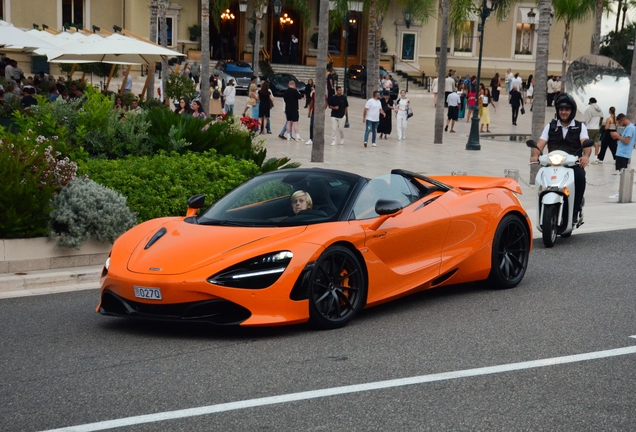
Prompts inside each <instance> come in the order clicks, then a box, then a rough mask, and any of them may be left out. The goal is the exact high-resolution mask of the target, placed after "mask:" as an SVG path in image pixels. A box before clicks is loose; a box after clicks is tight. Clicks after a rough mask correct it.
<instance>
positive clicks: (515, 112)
mask: <svg viewBox="0 0 636 432" xmlns="http://www.w3.org/2000/svg"><path fill="white" fill-rule="evenodd" d="M510 106H511V107H512V124H513V125H514V126H517V117H518V116H519V107H522V106H523V96H522V95H521V92H520V91H519V90H518V89H517V87H513V88H512V90H510Z"/></svg>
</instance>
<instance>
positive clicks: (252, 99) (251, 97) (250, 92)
mask: <svg viewBox="0 0 636 432" xmlns="http://www.w3.org/2000/svg"><path fill="white" fill-rule="evenodd" d="M257 80H258V78H257V77H256V76H254V75H252V79H251V80H250V81H251V82H250V86H249V88H248V89H247V101H246V102H245V109H243V117H245V114H247V111H248V110H251V109H252V108H253V107H255V106H256V101H257V97H256V88H257V87H256V81H257Z"/></svg>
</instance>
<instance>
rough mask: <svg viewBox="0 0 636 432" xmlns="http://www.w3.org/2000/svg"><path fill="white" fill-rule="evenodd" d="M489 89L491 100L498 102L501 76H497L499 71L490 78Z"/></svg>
mask: <svg viewBox="0 0 636 432" xmlns="http://www.w3.org/2000/svg"><path fill="white" fill-rule="evenodd" d="M490 91H491V94H492V100H494V101H495V102H499V93H501V78H499V72H497V73H496V74H495V76H494V77H493V78H492V79H491V80H490Z"/></svg>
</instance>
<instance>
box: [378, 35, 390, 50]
mask: <svg viewBox="0 0 636 432" xmlns="http://www.w3.org/2000/svg"><path fill="white" fill-rule="evenodd" d="M388 51H389V47H388V46H387V44H386V41H385V40H384V38H381V39H380V52H382V53H386V52H388Z"/></svg>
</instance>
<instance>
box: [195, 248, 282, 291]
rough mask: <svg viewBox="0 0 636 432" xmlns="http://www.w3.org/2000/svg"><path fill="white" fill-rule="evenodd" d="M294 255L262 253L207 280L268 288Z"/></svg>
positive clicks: (247, 286)
mask: <svg viewBox="0 0 636 432" xmlns="http://www.w3.org/2000/svg"><path fill="white" fill-rule="evenodd" d="M293 256H294V254H293V253H291V252H290V251H279V252H273V253H271V254H267V255H261V256H258V257H255V258H252V259H249V260H247V261H243V262H241V263H238V264H236V265H233V266H232V267H229V268H227V269H225V270H223V271H222V272H220V273H217V274H215V275H214V276H211V277H209V278H208V280H207V281H208V282H209V283H211V284H215V285H221V286H226V287H230V288H247V289H261V288H267V287H269V286H271V285H272V284H273V283H274V282H276V281H277V280H278V278H279V277H280V275H282V274H283V272H284V271H285V269H286V268H287V266H288V265H289V263H290V262H291V259H292V257H293Z"/></svg>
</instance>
